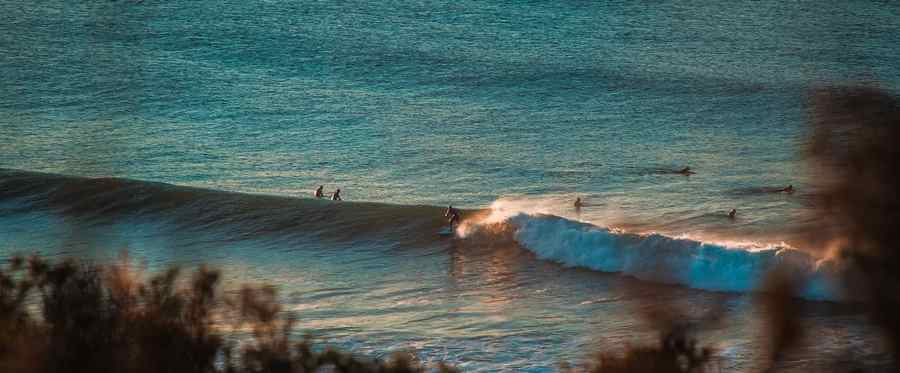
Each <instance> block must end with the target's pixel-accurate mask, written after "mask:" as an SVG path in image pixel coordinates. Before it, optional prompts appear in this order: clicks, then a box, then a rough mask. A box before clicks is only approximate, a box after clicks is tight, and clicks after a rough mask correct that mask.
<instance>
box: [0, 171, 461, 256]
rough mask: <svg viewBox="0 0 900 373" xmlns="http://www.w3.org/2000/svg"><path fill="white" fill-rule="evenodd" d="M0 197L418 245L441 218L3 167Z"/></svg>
mask: <svg viewBox="0 0 900 373" xmlns="http://www.w3.org/2000/svg"><path fill="white" fill-rule="evenodd" d="M0 203H2V209H3V210H7V211H14V210H19V211H49V212H52V213H55V214H58V215H61V216H64V217H67V218H70V219H74V220H76V221H78V222H83V223H92V222H100V223H104V222H115V221H117V220H120V219H123V218H135V219H145V220H153V221H162V222H165V223H167V224H168V225H169V226H170V228H171V229H172V230H174V231H178V232H182V233H192V232H195V233H210V234H215V235H216V236H217V238H218V239H222V240H240V239H247V238H254V239H265V238H267V237H274V236H293V235H302V236H304V237H309V236H314V237H317V238H320V239H327V240H338V241H348V240H357V239H361V238H369V239H379V238H390V239H391V240H392V241H396V242H400V243H408V244H415V243H420V242H424V241H433V240H434V238H435V237H436V234H435V232H437V231H438V230H439V229H440V228H441V226H442V225H444V224H445V221H444V219H443V217H442V213H443V211H442V209H441V208H440V207H434V206H400V205H390V204H380V203H367V202H340V203H335V202H332V201H329V200H326V199H321V200H319V199H312V198H291V197H282V196H271V195H256V194H244V193H232V192H222V191H216V190H209V189H201V188H192V187H183V186H177V185H171V184H164V183H154V182H145V181H138V180H130V179H120V178H84V177H73V176H62V175H53V174H44V173H35V172H25V171H17V170H2V169H0Z"/></svg>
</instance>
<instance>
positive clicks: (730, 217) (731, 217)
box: [728, 209, 737, 220]
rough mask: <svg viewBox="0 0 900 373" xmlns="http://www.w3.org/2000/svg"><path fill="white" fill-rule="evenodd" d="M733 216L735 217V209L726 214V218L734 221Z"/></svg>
mask: <svg viewBox="0 0 900 373" xmlns="http://www.w3.org/2000/svg"><path fill="white" fill-rule="evenodd" d="M735 215H737V209H731V212H729V213H728V218H729V219H731V220H734V216H735Z"/></svg>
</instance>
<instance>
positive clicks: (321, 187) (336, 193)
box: [313, 185, 343, 201]
mask: <svg viewBox="0 0 900 373" xmlns="http://www.w3.org/2000/svg"><path fill="white" fill-rule="evenodd" d="M324 189H325V186H324V185H319V187H318V188H316V191H315V193H313V195H315V196H316V198H322V197H325V193H324V192H323V190H324ZM331 200H332V201H343V199H341V188H337V190H335V191H334V193H331Z"/></svg>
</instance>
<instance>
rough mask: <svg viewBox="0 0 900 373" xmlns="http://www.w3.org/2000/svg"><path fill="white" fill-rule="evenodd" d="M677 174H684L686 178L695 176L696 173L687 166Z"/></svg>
mask: <svg viewBox="0 0 900 373" xmlns="http://www.w3.org/2000/svg"><path fill="white" fill-rule="evenodd" d="M676 173H677V174H682V175H684V176H688V175H693V174H694V171H691V168H690V167H687V166H685V167H684V168H682V169H681V171H678V172H676Z"/></svg>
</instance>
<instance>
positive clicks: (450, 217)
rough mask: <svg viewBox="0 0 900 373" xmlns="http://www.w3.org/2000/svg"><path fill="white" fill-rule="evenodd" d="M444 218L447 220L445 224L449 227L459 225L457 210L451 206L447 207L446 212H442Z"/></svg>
mask: <svg viewBox="0 0 900 373" xmlns="http://www.w3.org/2000/svg"><path fill="white" fill-rule="evenodd" d="M444 217H445V218H447V222H448V223H450V226H451V227H452V226H454V225H457V224H459V220H460V218H459V210H457V209H455V208H453V206H447V211H446V212H444Z"/></svg>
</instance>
